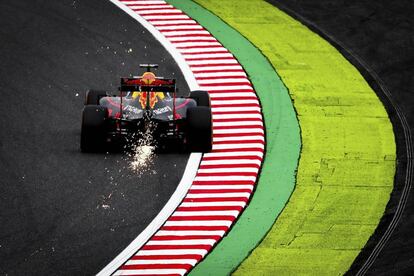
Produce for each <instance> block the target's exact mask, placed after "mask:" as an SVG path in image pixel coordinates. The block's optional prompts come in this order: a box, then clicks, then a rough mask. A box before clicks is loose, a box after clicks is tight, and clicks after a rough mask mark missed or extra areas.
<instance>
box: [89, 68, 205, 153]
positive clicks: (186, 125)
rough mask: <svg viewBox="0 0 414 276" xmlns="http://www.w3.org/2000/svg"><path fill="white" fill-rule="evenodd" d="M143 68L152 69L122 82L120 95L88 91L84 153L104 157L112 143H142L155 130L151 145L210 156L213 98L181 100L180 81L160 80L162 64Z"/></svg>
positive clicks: (196, 95)
mask: <svg viewBox="0 0 414 276" xmlns="http://www.w3.org/2000/svg"><path fill="white" fill-rule="evenodd" d="M140 67H141V68H143V67H144V68H147V70H146V72H144V73H143V75H142V76H139V77H132V78H121V86H120V87H119V94H118V95H110V94H108V93H107V92H105V91H98V90H89V91H87V93H86V99H85V107H84V109H83V116H82V131H81V150H82V151H83V152H99V151H105V150H106V148H107V146H108V145H109V144H113V143H115V144H120V143H123V144H128V143H131V141H136V140H137V139H138V140H142V139H145V137H144V136H145V135H146V133H148V131H147V130H148V129H149V128H151V131H150V132H151V135H152V137H154V139H151V141H150V142H149V143H150V144H151V146H156V147H157V148H159V149H166V148H167V147H171V146H174V148H181V149H185V150H188V151H197V152H208V151H210V150H211V149H212V123H211V121H212V117H211V108H210V97H209V95H208V93H207V92H206V91H192V92H190V94H189V96H188V97H180V98H177V97H176V91H177V89H176V82H175V79H166V78H162V77H157V76H155V74H154V73H153V72H151V68H157V67H158V65H157V64H141V65H140ZM177 144H178V145H179V147H176V145H177Z"/></svg>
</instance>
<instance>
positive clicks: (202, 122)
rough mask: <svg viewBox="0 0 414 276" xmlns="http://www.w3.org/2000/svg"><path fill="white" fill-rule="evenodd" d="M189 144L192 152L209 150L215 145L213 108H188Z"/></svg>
mask: <svg viewBox="0 0 414 276" xmlns="http://www.w3.org/2000/svg"><path fill="white" fill-rule="evenodd" d="M187 124H188V129H187V146H188V149H189V150H190V151H191V152H209V151H211V149H212V146H213V131H212V124H211V109H210V107H207V106H197V107H190V108H188V109H187Z"/></svg>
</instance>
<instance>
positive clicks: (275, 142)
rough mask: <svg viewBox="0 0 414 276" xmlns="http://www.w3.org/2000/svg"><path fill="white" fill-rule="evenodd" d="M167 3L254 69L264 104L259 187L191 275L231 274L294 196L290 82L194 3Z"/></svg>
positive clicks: (295, 147)
mask: <svg viewBox="0 0 414 276" xmlns="http://www.w3.org/2000/svg"><path fill="white" fill-rule="evenodd" d="M167 2H169V3H171V4H172V5H174V6H175V7H177V8H179V9H181V10H183V11H184V12H186V13H187V14H188V15H189V16H191V17H192V18H194V19H196V20H197V21H198V22H199V23H200V24H201V25H203V26H204V27H205V28H206V29H208V30H209V31H210V32H211V33H212V34H213V35H214V36H215V37H216V38H217V39H218V40H219V41H220V42H221V43H222V44H223V45H224V46H225V47H226V48H228V49H229V50H230V51H231V52H232V53H233V54H234V55H235V57H236V58H237V59H238V61H239V62H240V63H241V64H242V66H243V67H244V69H245V70H246V72H247V73H248V75H249V78H250V80H251V81H252V83H253V85H254V88H255V90H256V92H257V94H258V96H259V98H260V101H261V104H262V109H263V113H264V120H265V125H266V139H267V141H266V143H267V145H266V156H265V161H264V164H263V167H262V171H261V176H260V179H259V183H258V186H257V189H256V191H255V193H254V196H253V198H252V200H251V202H250V204H249V206H248V207H247V208H246V210H245V211H244V212H243V214H242V215H241V216H240V218H239V220H238V221H237V223H236V224H235V226H234V227H233V228H232V230H231V231H230V233H229V234H228V235H227V236H226V237H225V238H224V239H223V240H222V241H221V242H220V243H219V244H218V246H217V247H216V248H215V250H214V251H213V252H212V253H211V254H210V255H209V256H208V258H207V259H206V260H205V261H204V262H202V263H200V264H199V265H198V266H197V267H196V268H195V269H194V270H193V271H192V273H191V274H193V275H197V274H199V275H224V274H229V273H230V272H231V271H232V270H233V269H234V268H235V267H237V265H238V264H239V263H240V262H241V261H242V260H243V259H244V258H246V256H247V255H248V254H249V252H250V251H251V250H252V249H253V248H254V247H255V246H256V245H257V244H258V243H259V242H260V240H261V239H262V238H263V237H264V236H265V234H266V233H267V231H269V229H270V227H271V226H272V225H273V223H274V221H275V219H276V217H277V216H278V214H279V213H280V212H281V210H282V209H283V207H284V206H285V204H286V202H287V200H288V198H289V196H290V195H291V192H292V190H293V188H294V183H295V170H296V168H297V162H298V158H299V152H300V130H299V126H298V122H297V119H296V114H295V112H294V109H293V106H292V102H291V99H290V97H289V94H288V92H287V90H286V88H285V86H284V85H283V83H282V82H281V81H280V79H279V77H278V75H277V74H276V72H275V70H274V68H273V67H272V66H271V65H270V63H269V62H268V60H266V58H265V57H264V56H263V55H262V54H261V53H260V52H259V51H258V49H257V48H255V47H254V46H253V45H252V44H251V43H250V42H248V41H247V40H246V39H245V38H244V37H243V36H241V35H240V34H239V33H238V32H237V31H235V30H233V29H232V28H230V27H229V26H228V25H226V24H225V23H224V22H222V21H221V20H220V19H218V18H217V17H216V16H214V15H213V14H211V13H210V12H208V11H206V10H205V9H203V8H201V7H200V6H198V5H197V4H195V3H194V2H192V1H189V0H168V1H167Z"/></svg>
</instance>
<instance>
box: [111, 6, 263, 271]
mask: <svg viewBox="0 0 414 276" xmlns="http://www.w3.org/2000/svg"><path fill="white" fill-rule="evenodd" d="M121 2H122V3H124V4H125V5H127V6H128V7H129V8H130V9H131V10H133V11H134V12H136V13H138V14H139V15H140V16H142V17H143V18H144V19H145V20H146V21H147V22H149V23H150V24H152V25H153V26H154V27H155V28H156V29H158V30H159V31H160V32H161V34H162V35H164V36H165V38H167V39H168V40H169V41H170V42H171V43H172V45H174V46H175V48H176V49H177V50H178V51H179V52H180V53H181V55H182V56H183V57H184V59H185V61H186V62H187V63H188V65H189V67H190V69H191V71H192V73H193V74H194V76H195V78H196V81H197V83H198V85H199V86H200V88H201V89H202V90H207V91H208V92H209V94H210V97H211V106H212V116H213V151H212V152H211V153H207V154H204V156H203V157H202V161H201V163H200V167H199V169H198V171H197V175H196V177H195V179H194V181H193V183H192V185H191V188H190V189H189V191H188V193H187V195H186V197H185V198H184V200H183V202H182V203H181V204H180V205H179V207H178V208H177V209H176V210H175V212H174V213H173V214H172V215H171V216H170V217H169V218H168V220H167V221H166V222H165V224H164V225H163V226H162V227H161V228H160V229H159V230H158V231H157V232H156V233H155V234H154V235H153V236H152V237H151V238H150V239H149V241H148V242H147V243H146V244H145V245H144V246H143V247H141V248H140V249H139V250H138V251H137V252H136V253H135V254H134V256H132V257H131V258H130V259H129V260H128V261H127V262H126V263H125V264H123V265H122V266H121V267H119V268H118V270H117V271H116V272H115V273H114V275H184V274H186V273H187V272H188V271H189V270H191V269H192V267H194V266H195V265H196V264H197V263H198V262H199V261H200V260H201V259H202V258H203V257H204V256H205V255H206V254H207V253H208V252H209V251H210V250H211V249H212V248H213V246H214V245H215V244H216V243H217V242H218V241H219V240H220V239H221V238H222V237H223V236H224V235H225V234H226V232H227V231H229V229H230V227H231V225H232V224H233V222H234V221H235V220H236V218H237V217H238V215H239V214H240V212H241V211H242V210H243V208H244V207H245V206H246V203H247V201H248V200H249V198H250V196H251V195H252V191H253V188H254V185H255V183H256V179H257V176H258V171H259V168H260V166H261V163H262V159H263V153H264V145H265V138H264V128H263V121H262V114H261V109H260V104H259V101H258V98H257V95H256V93H255V91H254V90H253V87H252V85H251V83H250V81H249V80H248V78H247V76H246V73H245V72H244V70H243V68H242V67H241V66H240V64H239V63H238V61H237V60H236V59H235V58H234V56H233V55H232V54H231V53H230V52H229V51H228V50H227V49H226V48H224V47H223V46H222V45H221V44H220V42H218V41H217V40H216V39H215V38H214V37H213V36H212V35H211V34H210V33H209V32H208V31H207V30H205V29H204V28H203V27H202V26H200V25H199V24H198V23H197V22H196V21H194V20H193V19H191V18H190V17H188V16H187V15H186V14H184V13H183V12H182V11H180V10H178V9H176V8H174V7H173V6H172V5H169V4H167V3H166V2H164V1H129V0H125V1H122V0H121Z"/></svg>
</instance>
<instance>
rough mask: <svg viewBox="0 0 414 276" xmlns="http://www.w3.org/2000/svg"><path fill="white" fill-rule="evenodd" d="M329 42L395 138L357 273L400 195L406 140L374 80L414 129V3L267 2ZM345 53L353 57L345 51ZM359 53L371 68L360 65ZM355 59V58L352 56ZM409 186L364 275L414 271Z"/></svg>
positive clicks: (412, 208) (402, 0) (354, 268)
mask: <svg viewBox="0 0 414 276" xmlns="http://www.w3.org/2000/svg"><path fill="white" fill-rule="evenodd" d="M269 2H270V3H271V4H273V5H275V6H277V7H279V8H281V9H282V10H284V11H286V12H287V13H289V14H291V15H292V16H293V17H295V18H297V19H298V20H299V21H302V22H303V23H304V24H305V25H307V26H309V27H310V28H311V29H312V30H314V31H315V32H317V33H319V34H321V35H322V36H323V37H324V38H326V39H327V40H329V41H331V42H332V43H333V45H334V46H336V47H337V48H338V49H339V50H340V51H341V52H342V53H343V54H344V56H345V57H347V58H348V59H349V60H350V61H351V62H352V63H353V64H354V65H355V66H357V67H358V68H359V69H360V71H361V72H362V74H363V75H364V77H365V78H366V79H367V81H368V82H369V83H370V85H371V86H372V87H373V88H374V90H375V91H376V92H377V94H378V96H379V97H380V98H381V100H382V101H383V103H384V104H385V106H386V108H387V111H388V113H389V114H390V118H391V121H392V123H393V127H394V132H395V134H396V140H397V156H398V165H397V174H396V177H395V188H394V191H393V193H392V196H391V200H390V202H389V204H388V206H387V210H386V213H385V215H384V217H383V219H382V220H381V223H380V225H379V227H378V229H377V231H376V233H375V234H374V236H373V237H371V239H370V240H369V242H368V244H367V246H366V247H365V249H364V250H363V251H362V253H361V254H360V255H359V256H358V258H357V260H356V261H355V262H354V264H353V266H352V267H351V270H350V271H349V274H352V275H353V274H356V273H357V272H358V271H359V269H360V268H361V266H362V264H363V263H365V261H366V259H367V257H368V256H369V254H370V253H371V252H372V250H373V248H374V246H375V245H376V244H377V243H378V241H379V240H380V238H381V237H382V235H383V234H384V232H385V230H386V228H387V227H388V225H389V224H390V222H391V220H392V218H393V216H394V214H395V211H396V207H397V204H398V201H399V198H400V196H401V194H402V189H403V186H404V183H405V172H406V168H407V154H406V146H407V145H406V141H405V139H404V133H403V129H402V124H401V120H400V119H399V118H398V117H397V114H396V112H395V109H394V108H393V107H392V105H391V102H390V101H389V100H388V99H387V98H386V97H385V95H384V93H383V89H381V87H380V85H379V83H380V82H381V81H382V82H383V84H384V86H385V87H384V88H385V89H387V90H389V92H390V93H391V95H392V99H393V101H395V102H396V103H397V105H398V106H399V107H400V108H401V110H402V112H403V113H404V114H405V117H406V119H407V121H408V124H409V127H410V129H411V131H412V132H413V126H414V96H413V94H412V93H413V90H414V77H413V76H414V50H413V49H414V17H413V14H414V2H413V1H411V0H396V1H384V0H379V1H370V0H347V1H344V0H269ZM349 52H351V53H354V54H355V55H352V54H351V55H350V54H349ZM358 56H359V57H360V58H361V59H362V60H363V61H364V62H365V63H366V64H367V65H368V67H370V68H372V69H373V72H374V74H375V73H376V74H377V75H378V77H379V78H380V80H381V81H380V82H378V81H377V80H375V78H373V74H372V72H369V70H367V67H366V66H364V65H363V64H361V62H360V61H359V60H358ZM355 57H357V58H355ZM413 193H414V190H413V189H411V193H410V194H409V197H408V204H407V205H406V207H405V210H404V212H403V216H402V218H401V220H400V223H399V224H398V225H397V228H396V229H395V231H394V233H393V235H392V236H391V238H390V240H389V241H388V243H386V245H385V247H384V249H383V250H382V251H381V253H380V255H379V257H378V258H377V260H376V261H375V262H374V264H373V266H372V267H371V269H370V270H369V271H368V274H369V275H414V235H413V233H414V232H413V231H414V230H413V229H414V195H413Z"/></svg>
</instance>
